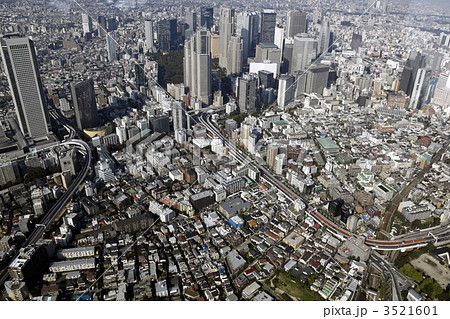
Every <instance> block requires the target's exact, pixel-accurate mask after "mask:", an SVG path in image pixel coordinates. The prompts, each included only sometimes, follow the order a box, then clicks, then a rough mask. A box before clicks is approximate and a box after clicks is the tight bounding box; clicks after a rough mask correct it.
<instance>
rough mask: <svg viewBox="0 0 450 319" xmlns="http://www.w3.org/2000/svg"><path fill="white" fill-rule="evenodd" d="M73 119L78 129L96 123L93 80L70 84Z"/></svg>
mask: <svg viewBox="0 0 450 319" xmlns="http://www.w3.org/2000/svg"><path fill="white" fill-rule="evenodd" d="M71 91H72V100H73V108H74V110H75V119H76V120H77V126H78V128H79V129H80V130H83V129H85V128H92V127H96V126H97V125H98V113H97V103H96V101H95V91H94V81H93V80H92V79H88V80H85V81H83V82H80V83H76V84H75V83H72V84H71Z"/></svg>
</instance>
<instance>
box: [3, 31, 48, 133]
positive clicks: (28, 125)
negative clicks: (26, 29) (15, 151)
mask: <svg viewBox="0 0 450 319" xmlns="http://www.w3.org/2000/svg"><path fill="white" fill-rule="evenodd" d="M0 43H1V49H2V50H1V51H2V60H3V64H4V67H3V70H5V72H6V75H7V77H8V83H9V87H10V90H11V95H12V99H13V102H14V106H15V111H16V115H17V121H18V123H19V127H20V130H21V132H22V134H23V136H24V137H25V138H30V139H33V140H42V139H45V138H46V136H47V135H48V133H49V124H50V121H49V115H48V110H47V103H46V99H45V96H44V89H43V86H42V82H41V76H40V74H39V66H38V63H37V59H36V51H35V48H34V44H33V41H31V40H30V39H28V38H13V37H11V38H1V39H0Z"/></svg>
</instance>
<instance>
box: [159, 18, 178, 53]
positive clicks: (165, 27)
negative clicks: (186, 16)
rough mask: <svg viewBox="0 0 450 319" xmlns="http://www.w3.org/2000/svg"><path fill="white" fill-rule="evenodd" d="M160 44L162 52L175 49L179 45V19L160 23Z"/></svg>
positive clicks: (165, 20)
mask: <svg viewBox="0 0 450 319" xmlns="http://www.w3.org/2000/svg"><path fill="white" fill-rule="evenodd" d="M158 43H159V48H160V49H161V50H162V51H169V50H172V49H174V48H175V46H176V43H177V19H164V20H160V21H158Z"/></svg>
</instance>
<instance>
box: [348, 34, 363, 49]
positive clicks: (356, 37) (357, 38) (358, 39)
mask: <svg viewBox="0 0 450 319" xmlns="http://www.w3.org/2000/svg"><path fill="white" fill-rule="evenodd" d="M361 45H362V35H361V34H358V33H353V36H352V42H351V43H350V47H351V48H352V50H353V51H356V52H358V50H359V48H360V47H361Z"/></svg>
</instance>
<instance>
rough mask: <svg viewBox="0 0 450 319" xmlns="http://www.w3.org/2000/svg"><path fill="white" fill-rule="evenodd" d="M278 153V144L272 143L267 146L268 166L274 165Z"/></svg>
mask: <svg viewBox="0 0 450 319" xmlns="http://www.w3.org/2000/svg"><path fill="white" fill-rule="evenodd" d="M277 155H278V144H276V143H272V144H269V145H268V146H267V156H266V162H267V164H268V165H269V166H270V167H273V166H274V165H275V158H276V157H277Z"/></svg>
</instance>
